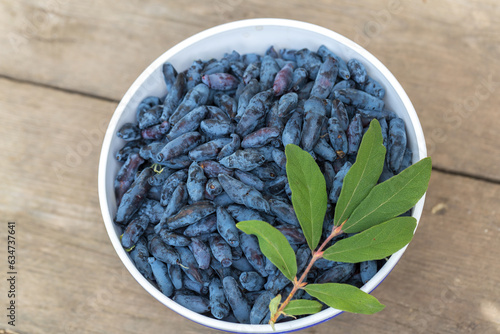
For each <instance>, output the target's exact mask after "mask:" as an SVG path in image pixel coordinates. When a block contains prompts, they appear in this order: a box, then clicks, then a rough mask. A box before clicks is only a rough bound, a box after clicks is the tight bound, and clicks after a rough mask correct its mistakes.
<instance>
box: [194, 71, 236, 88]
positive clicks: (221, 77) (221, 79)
mask: <svg viewBox="0 0 500 334" xmlns="http://www.w3.org/2000/svg"><path fill="white" fill-rule="evenodd" d="M201 81H202V82H203V83H204V84H205V85H207V86H208V87H209V88H212V89H217V90H231V89H235V88H236V87H238V84H239V83H240V81H239V80H238V79H237V78H236V77H234V76H233V75H231V74H229V73H213V74H205V75H204V76H202V77H201Z"/></svg>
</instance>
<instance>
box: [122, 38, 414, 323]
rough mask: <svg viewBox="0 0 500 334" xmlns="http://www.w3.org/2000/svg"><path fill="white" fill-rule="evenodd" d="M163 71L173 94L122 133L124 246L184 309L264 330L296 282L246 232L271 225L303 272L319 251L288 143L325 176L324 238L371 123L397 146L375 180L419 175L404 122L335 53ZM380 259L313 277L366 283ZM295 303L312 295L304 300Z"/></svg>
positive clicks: (318, 270) (358, 70) (353, 64)
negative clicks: (278, 300)
mask: <svg viewBox="0 0 500 334" xmlns="http://www.w3.org/2000/svg"><path fill="white" fill-rule="evenodd" d="M161 71H162V73H163V79H164V81H165V85H163V80H162V82H161V85H162V88H166V91H165V93H164V94H162V95H161V96H160V97H157V96H146V97H145V98H143V99H142V100H140V101H139V103H138V105H137V106H134V108H135V110H136V112H135V117H136V119H135V120H131V121H130V120H127V122H129V123H125V124H121V126H120V127H119V130H118V132H117V136H118V137H119V138H120V140H122V141H123V147H122V148H120V149H119V150H118V151H117V152H114V153H113V154H114V155H115V157H116V159H117V160H118V161H120V162H122V166H121V167H120V168H119V170H118V173H117V177H116V179H115V184H114V190H115V195H116V202H117V206H118V207H117V214H116V217H115V222H116V223H117V224H118V226H117V228H118V229H120V231H122V232H120V233H123V236H122V238H121V243H122V246H123V247H124V248H125V249H126V251H127V252H129V254H130V258H131V259H132V261H133V262H134V263H135V265H136V268H137V269H138V270H139V272H140V273H141V274H142V275H143V276H144V277H146V278H147V279H148V280H149V281H150V282H151V283H152V284H153V285H154V286H156V287H157V288H158V289H159V290H160V291H161V292H162V293H163V294H165V295H166V296H169V297H170V298H172V299H173V300H174V301H176V302H178V303H179V304H180V305H183V306H185V307H187V308H189V309H191V310H193V311H195V312H199V313H201V314H203V315H205V316H209V317H213V318H216V319H220V320H223V321H229V322H239V323H250V324H266V323H268V321H269V319H270V314H269V307H268V305H269V301H270V300H271V298H273V297H274V296H276V295H277V294H281V295H282V296H286V295H288V294H289V293H290V291H291V289H292V284H291V282H290V280H288V279H287V278H286V277H285V276H284V275H283V274H282V273H281V272H280V271H279V270H278V268H277V267H276V266H275V265H274V264H273V263H272V262H271V261H269V260H268V259H266V257H265V256H264V255H263V253H262V251H261V250H260V248H259V243H258V240H257V238H256V237H255V236H254V235H247V234H245V233H242V232H241V231H240V230H239V229H238V228H237V227H236V224H237V223H238V222H242V221H248V220H261V221H266V222H268V223H269V224H271V225H273V226H274V227H275V228H277V229H278V230H279V231H281V232H282V234H283V235H284V236H285V238H286V239H287V240H288V242H289V243H290V246H291V248H292V249H293V250H294V252H295V253H296V259H297V269H298V275H300V274H301V272H303V270H304V268H305V267H306V266H307V264H308V262H309V260H310V258H311V251H310V249H309V247H308V245H307V243H306V240H305V237H304V234H303V233H302V230H301V227H300V224H299V221H298V218H297V216H296V214H295V211H294V208H293V206H292V202H291V199H292V194H291V189H290V185H289V183H288V178H287V173H286V165H287V157H286V155H285V147H286V145H288V144H295V145H298V146H300V147H301V148H302V149H304V150H306V151H307V152H308V153H309V154H310V155H311V156H312V157H313V158H314V159H315V160H316V162H317V164H318V166H319V167H320V170H321V171H322V173H323V174H324V178H325V183H326V190H327V194H328V203H327V208H328V209H327V213H326V215H325V218H324V224H323V229H322V237H323V238H326V236H327V235H328V234H329V233H330V231H331V229H332V228H333V223H332V220H333V212H334V209H335V204H336V202H337V201H338V197H339V195H340V192H341V189H342V185H343V181H344V178H345V175H346V174H347V172H348V170H349V169H350V167H351V166H352V164H353V163H354V162H355V159H356V156H357V153H358V150H359V145H360V142H361V139H362V136H363V135H364V133H365V132H366V131H367V129H368V126H369V123H370V121H371V120H373V119H377V120H378V121H379V122H380V126H381V129H382V137H383V142H384V145H385V147H386V148H387V156H386V161H385V163H384V167H383V171H382V174H381V176H380V178H379V182H383V181H385V180H388V179H390V178H391V177H392V176H394V175H396V174H397V173H399V172H401V171H402V170H404V169H405V168H407V167H408V166H410V165H411V163H412V158H413V154H412V151H411V149H410V148H409V147H408V139H407V138H406V129H405V125H404V122H403V120H402V119H400V118H399V117H398V116H397V115H396V114H395V113H394V112H393V111H391V110H389V109H388V108H387V107H386V106H385V104H384V98H385V94H386V92H385V87H383V85H381V83H380V82H378V81H377V80H375V79H374V77H371V76H370V74H372V73H369V72H368V71H367V70H366V68H365V67H364V65H363V64H362V63H361V62H359V61H358V60H356V59H351V60H349V61H348V62H346V61H345V60H344V59H342V58H341V57H339V56H338V55H337V54H335V53H333V52H332V51H331V50H329V49H327V48H326V47H325V46H321V47H319V48H318V49H317V50H310V49H281V50H278V49H275V48H274V47H272V46H271V47H269V48H268V49H267V51H266V52H265V55H259V54H256V53H248V54H242V55H240V54H239V53H238V52H236V51H233V52H231V53H225V54H224V55H223V57H222V58H220V59H208V60H194V61H193V62H192V63H191V65H190V66H189V67H188V68H187V69H184V70H182V71H177V69H175V68H174V66H173V65H172V64H170V63H166V64H164V65H163V67H162V68H161ZM408 214H410V213H409V212H407V213H405V215H408ZM345 237H350V235H341V236H339V237H337V238H335V239H334V240H332V241H331V244H333V243H335V242H337V241H338V240H340V239H342V238H345ZM382 262H383V261H366V262H363V263H359V264H347V263H337V262H333V261H328V260H325V259H319V260H318V261H316V262H315V264H314V265H313V266H312V268H311V270H310V272H309V275H308V279H307V280H308V282H311V283H312V282H317V283H319V282H342V283H346V284H351V285H354V286H357V287H360V286H362V285H363V284H364V283H365V282H367V281H368V280H369V279H371V278H372V277H373V275H375V274H376V272H377V270H378V268H380V266H381V265H382V264H383V263H382ZM296 297H297V298H301V299H312V297H311V296H310V295H308V294H307V293H304V291H303V290H300V291H298V292H297V294H296Z"/></svg>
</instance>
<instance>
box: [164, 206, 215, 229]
mask: <svg viewBox="0 0 500 334" xmlns="http://www.w3.org/2000/svg"><path fill="white" fill-rule="evenodd" d="M214 212H215V207H214V206H213V205H212V204H211V203H205V202H198V203H195V204H192V205H186V206H184V207H183V208H182V209H181V210H180V211H179V213H177V214H176V215H175V216H173V217H170V218H168V219H167V220H166V226H167V227H168V228H169V229H170V230H175V229H177V228H181V227H185V226H188V225H191V224H194V223H196V222H197V221H198V220H200V219H202V218H205V217H207V216H208V215H210V214H212V213H214Z"/></svg>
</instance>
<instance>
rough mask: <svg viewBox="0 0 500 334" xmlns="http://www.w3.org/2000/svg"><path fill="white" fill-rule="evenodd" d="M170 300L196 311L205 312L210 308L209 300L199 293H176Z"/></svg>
mask: <svg viewBox="0 0 500 334" xmlns="http://www.w3.org/2000/svg"><path fill="white" fill-rule="evenodd" d="M172 300H173V301H174V302H176V303H177V304H180V305H182V306H184V307H185V308H188V309H190V310H191V311H193V312H196V313H206V312H208V311H209V310H210V301H209V300H208V299H207V298H205V297H202V296H199V295H188V294H182V293H176V294H175V295H174V297H173V298H172Z"/></svg>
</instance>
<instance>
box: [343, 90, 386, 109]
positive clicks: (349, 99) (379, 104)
mask: <svg viewBox="0 0 500 334" xmlns="http://www.w3.org/2000/svg"><path fill="white" fill-rule="evenodd" d="M333 96H334V98H335V99H338V100H340V101H342V102H344V103H347V104H352V105H353V106H354V107H356V108H361V109H368V110H379V111H381V110H383V109H384V101H382V100H381V99H379V98H377V97H375V96H373V95H370V94H368V93H365V92H364V91H362V90H358V89H354V88H346V89H338V90H334V91H333Z"/></svg>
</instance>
